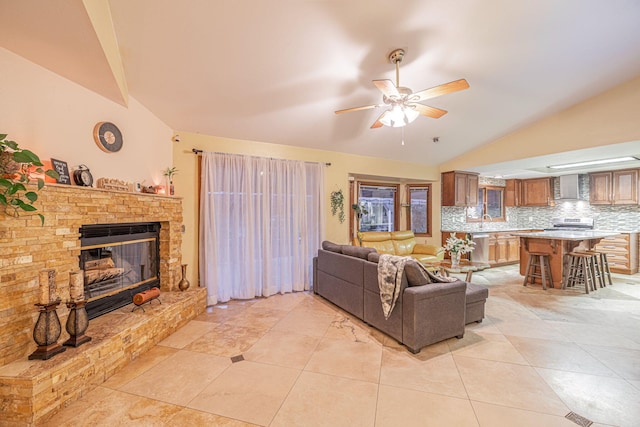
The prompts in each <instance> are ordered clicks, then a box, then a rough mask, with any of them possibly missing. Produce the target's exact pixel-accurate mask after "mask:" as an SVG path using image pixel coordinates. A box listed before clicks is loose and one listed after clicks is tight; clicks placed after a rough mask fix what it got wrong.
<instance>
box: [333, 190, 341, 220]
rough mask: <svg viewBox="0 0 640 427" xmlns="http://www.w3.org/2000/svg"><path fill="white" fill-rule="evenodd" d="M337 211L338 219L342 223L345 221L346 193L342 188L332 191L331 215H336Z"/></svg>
mask: <svg viewBox="0 0 640 427" xmlns="http://www.w3.org/2000/svg"><path fill="white" fill-rule="evenodd" d="M336 213H337V214H338V221H340V224H342V223H343V222H344V194H342V190H341V189H340V190H336V191H332V192H331V215H332V216H336Z"/></svg>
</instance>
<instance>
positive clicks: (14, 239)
mask: <svg viewBox="0 0 640 427" xmlns="http://www.w3.org/2000/svg"><path fill="white" fill-rule="evenodd" d="M35 206H36V207H37V208H38V212H39V213H42V214H43V215H44V216H45V222H44V225H43V226H41V225H40V218H39V217H38V216H37V215H33V214H22V215H21V216H20V217H18V218H11V217H6V216H3V217H2V220H1V221H0V253H2V254H3V256H2V258H0V319H2V322H0V366H3V365H5V364H7V363H10V362H12V361H14V360H17V359H19V358H22V357H26V355H28V354H29V353H31V352H32V351H33V350H34V349H35V343H34V342H33V339H32V338H31V333H32V330H33V325H34V323H35V320H36V316H37V310H36V309H35V307H34V304H35V303H37V302H38V297H37V293H38V272H39V271H40V270H42V269H45V268H53V269H55V270H56V273H57V278H56V283H57V287H58V295H59V296H60V298H61V299H62V300H63V301H66V300H68V299H69V272H71V271H74V270H78V268H79V263H78V257H79V255H80V242H79V230H80V227H81V226H83V225H89V224H103V223H125V222H126V223H130V222H159V223H160V224H161V230H160V260H161V262H160V287H161V290H163V291H172V290H176V289H177V283H178V281H179V280H180V265H181V252H180V246H181V244H182V232H181V228H182V199H181V198H179V197H174V196H164V195H155V194H145V193H128V192H120V191H112V190H104V189H94V188H86V187H79V186H72V185H62V184H47V185H46V186H45V187H44V188H43V189H42V190H41V191H40V193H39V199H38V201H37V202H36V203H35ZM63 306H64V305H61V308H60V309H59V310H58V314H59V316H60V318H61V321H62V322H63V323H62V324H63V325H64V321H65V320H66V317H67V314H68V312H67V309H66V307H63ZM64 334H65V332H63V336H62V337H61V340H63V339H66V338H65V337H64Z"/></svg>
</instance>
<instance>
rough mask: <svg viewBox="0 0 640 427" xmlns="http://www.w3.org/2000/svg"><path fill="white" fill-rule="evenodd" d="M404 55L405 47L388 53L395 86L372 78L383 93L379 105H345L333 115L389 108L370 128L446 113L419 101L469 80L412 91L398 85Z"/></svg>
mask: <svg viewBox="0 0 640 427" xmlns="http://www.w3.org/2000/svg"><path fill="white" fill-rule="evenodd" d="M403 57H404V49H396V50H394V51H393V52H391V53H390V54H389V61H391V63H392V64H395V65H396V84H395V85H394V84H393V82H392V81H391V80H388V79H387V80H373V84H374V85H375V86H376V87H377V88H378V89H380V92H382V103H381V104H373V105H365V106H362V107H354V108H347V109H345V110H338V111H336V114H342V113H348V112H351V111H360V110H369V109H371V108H378V107H384V106H388V107H389V108H388V109H386V110H385V111H384V112H383V113H382V114H381V115H380V117H378V119H377V120H376V121H375V122H374V123H373V124H372V125H371V129H375V128H379V127H382V126H392V127H402V126H406V125H408V124H409V123H411V122H413V121H414V120H415V119H416V118H417V117H418V116H419V115H423V116H427V117H432V118H434V119H437V118H439V117H442V116H444V115H445V114H447V112H446V111H445V110H441V109H440V108H435V107H429V106H428V105H424V104H420V103H419V102H420V101H424V100H426V99H430V98H435V97H436V96H440V95H446V94H447V93H452V92H457V91H459V90H464V89H467V88H468V87H469V83H467V81H466V80H465V79H460V80H455V81H453V82H449V83H445V84H441V85H439V86H435V87H432V88H430V89H425V90H421V91H420V92H416V93H413V91H412V90H411V89H409V88H408V87H403V86H400V62H402V58H403Z"/></svg>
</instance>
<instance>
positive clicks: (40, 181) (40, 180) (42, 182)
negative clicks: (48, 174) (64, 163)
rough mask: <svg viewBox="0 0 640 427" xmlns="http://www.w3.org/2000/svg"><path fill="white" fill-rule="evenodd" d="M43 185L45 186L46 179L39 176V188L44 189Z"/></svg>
mask: <svg viewBox="0 0 640 427" xmlns="http://www.w3.org/2000/svg"><path fill="white" fill-rule="evenodd" d="M42 187H44V179H42V178H38V190H42Z"/></svg>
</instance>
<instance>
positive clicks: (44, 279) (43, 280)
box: [38, 269, 57, 305]
mask: <svg viewBox="0 0 640 427" xmlns="http://www.w3.org/2000/svg"><path fill="white" fill-rule="evenodd" d="M38 280H39V282H38V283H39V285H40V304H42V305H47V304H49V303H51V301H55V300H56V299H57V297H56V271H55V270H54V269H49V270H42V271H40V275H39V278H38Z"/></svg>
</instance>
